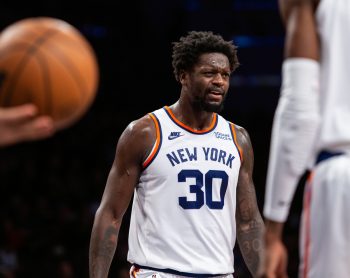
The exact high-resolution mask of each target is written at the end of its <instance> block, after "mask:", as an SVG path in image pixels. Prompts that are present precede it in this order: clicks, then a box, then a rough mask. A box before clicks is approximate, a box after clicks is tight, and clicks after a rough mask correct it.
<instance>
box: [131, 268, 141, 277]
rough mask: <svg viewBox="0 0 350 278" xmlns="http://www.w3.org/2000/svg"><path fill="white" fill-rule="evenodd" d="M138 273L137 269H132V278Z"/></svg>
mask: <svg viewBox="0 0 350 278" xmlns="http://www.w3.org/2000/svg"><path fill="white" fill-rule="evenodd" d="M139 271H140V269H139V268H136V267H134V269H133V271H132V277H134V278H136V277H137V272H139Z"/></svg>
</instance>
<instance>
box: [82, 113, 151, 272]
mask: <svg viewBox="0 0 350 278" xmlns="http://www.w3.org/2000/svg"><path fill="white" fill-rule="evenodd" d="M154 134H155V129H154V126H153V122H152V120H151V119H150V118H149V117H148V116H145V117H143V118H142V119H140V120H138V121H136V122H133V123H131V124H130V125H129V126H128V127H127V129H126V130H125V131H124V132H123V134H122V135H121V137H120V139H119V142H118V144H117V150H116V155H115V160H114V162H113V165H112V169H111V171H110V173H109V176H108V179H107V184H106V187H105V191H104V193H103V196H102V201H101V204H100V206H99V208H98V210H97V212H96V215H95V220H94V224H93V228H92V233H91V239H90V251H89V270H90V277H91V278H102V277H103V278H105V277H107V276H108V271H109V268H110V265H111V262H112V259H113V256H114V253H115V250H116V247H117V242H118V235H119V230H120V227H121V224H122V219H123V216H124V213H125V211H126V210H127V208H128V206H129V203H130V200H131V197H132V195H133V191H134V188H135V186H136V184H137V182H138V179H139V176H140V173H141V170H142V168H141V165H142V162H143V160H144V159H145V157H146V156H147V154H148V152H149V151H150V149H151V148H152V145H153V142H154V141H155V135H154Z"/></svg>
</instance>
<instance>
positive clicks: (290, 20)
mask: <svg viewBox="0 0 350 278" xmlns="http://www.w3.org/2000/svg"><path fill="white" fill-rule="evenodd" d="M278 1H279V8H280V15H281V18H282V21H283V23H284V26H285V31H286V36H285V46H284V55H285V58H290V57H304V58H310V59H313V60H319V39H318V35H317V28H316V21H315V17H314V14H315V10H316V8H317V5H318V2H319V0H278Z"/></svg>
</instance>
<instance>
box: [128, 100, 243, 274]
mask: <svg viewBox="0 0 350 278" xmlns="http://www.w3.org/2000/svg"><path fill="white" fill-rule="evenodd" d="M150 115H151V116H152V119H153V120H154V122H155V124H156V127H157V141H156V143H155V146H154V148H153V150H152V152H151V154H150V155H149V157H148V158H147V159H146V161H145V163H144V167H145V169H144V170H143V172H142V173H141V177H140V180H139V183H138V185H137V187H136V189H135V194H134V200H133V206H132V214H131V221H130V230H129V252H128V261H129V262H131V263H133V264H135V265H136V266H137V267H140V268H142V269H146V270H147V269H148V270H156V271H157V270H159V271H160V273H162V272H165V273H172V274H176V275H180V276H191V275H192V276H193V277H201V275H203V277H210V276H211V275H213V276H214V275H227V274H228V275H231V274H232V273H233V272H234V256H233V248H234V245H235V241H236V222H235V211H236V186H237V180H238V174H239V170H240V166H241V160H240V155H241V154H240V152H239V146H237V145H236V142H235V130H234V125H233V124H231V123H229V122H227V121H226V120H225V119H224V118H222V117H221V116H219V115H217V114H214V117H213V120H212V123H211V126H210V127H209V128H208V129H207V130H204V131H201V132H198V131H195V130H192V129H191V128H189V127H187V126H185V125H184V124H183V123H181V122H180V121H178V120H177V119H176V118H175V117H174V115H173V114H172V112H171V110H170V109H169V108H168V107H164V108H161V109H159V110H157V111H155V112H153V113H151V114H150ZM154 275H155V274H154ZM150 277H152V275H150ZM153 277H157V276H153ZM158 277H163V276H158Z"/></svg>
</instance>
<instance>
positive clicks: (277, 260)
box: [262, 220, 288, 278]
mask: <svg viewBox="0 0 350 278" xmlns="http://www.w3.org/2000/svg"><path fill="white" fill-rule="evenodd" d="M282 230H283V224H282V223H278V222H274V221H270V220H267V221H266V235H265V261H264V262H265V263H264V269H263V275H262V278H288V274H287V264H288V254H287V249H286V247H285V246H284V244H283V242H282V239H281V238H282Z"/></svg>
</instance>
